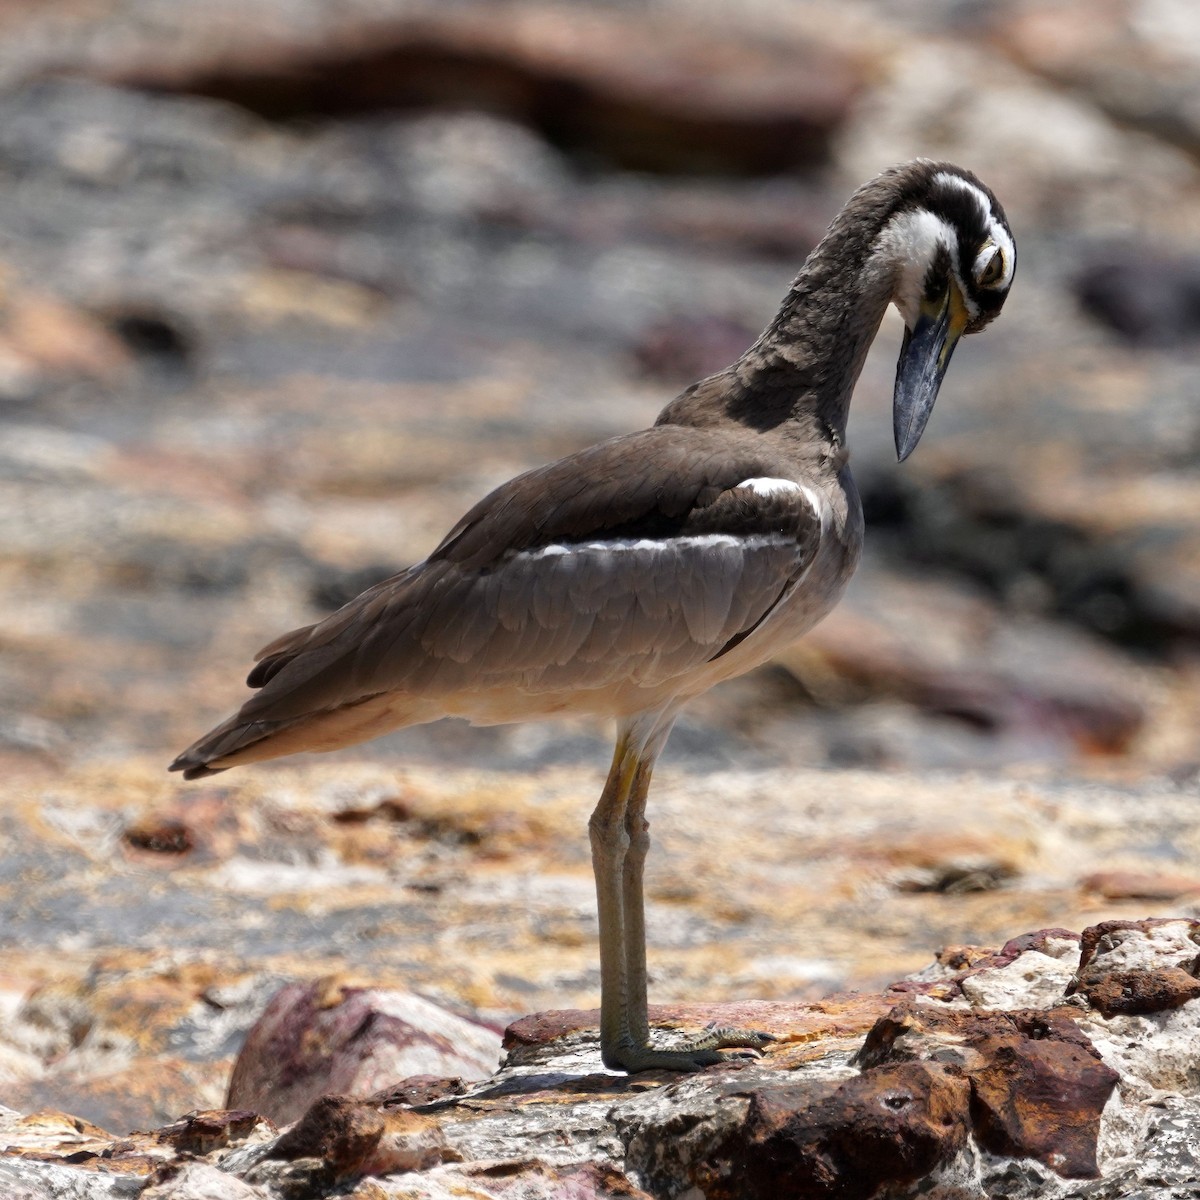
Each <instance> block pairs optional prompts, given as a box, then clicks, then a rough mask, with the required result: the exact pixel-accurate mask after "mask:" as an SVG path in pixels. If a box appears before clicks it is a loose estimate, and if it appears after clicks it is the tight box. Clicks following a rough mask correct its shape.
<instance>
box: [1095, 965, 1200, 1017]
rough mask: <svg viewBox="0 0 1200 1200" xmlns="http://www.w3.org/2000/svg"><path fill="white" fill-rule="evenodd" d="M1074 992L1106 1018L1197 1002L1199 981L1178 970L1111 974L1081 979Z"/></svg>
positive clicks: (1155, 1010) (1160, 969)
mask: <svg viewBox="0 0 1200 1200" xmlns="http://www.w3.org/2000/svg"><path fill="white" fill-rule="evenodd" d="M1076 991H1077V992H1079V993H1080V994H1081V995H1084V996H1086V997H1087V998H1088V1003H1090V1004H1091V1006H1092V1007H1093V1008H1095V1009H1098V1010H1099V1011H1100V1012H1102V1013H1103V1014H1104V1015H1105V1016H1106V1017H1112V1016H1116V1015H1117V1014H1124V1015H1127V1016H1133V1015H1137V1014H1139V1013H1153V1012H1163V1011H1164V1010H1166V1009H1169V1008H1179V1007H1180V1005H1183V1004H1186V1003H1187V1002H1188V1001H1189V1000H1195V999H1197V998H1200V979H1197V978H1196V977H1195V976H1194V975H1189V974H1188V972H1187V971H1184V970H1183V969H1182V968H1180V967H1160V968H1159V969H1158V970H1156V971H1112V972H1110V973H1108V974H1106V975H1103V976H1101V977H1100V978H1091V977H1089V978H1084V979H1081V980H1080V981H1079V983H1078V985H1077V987H1076Z"/></svg>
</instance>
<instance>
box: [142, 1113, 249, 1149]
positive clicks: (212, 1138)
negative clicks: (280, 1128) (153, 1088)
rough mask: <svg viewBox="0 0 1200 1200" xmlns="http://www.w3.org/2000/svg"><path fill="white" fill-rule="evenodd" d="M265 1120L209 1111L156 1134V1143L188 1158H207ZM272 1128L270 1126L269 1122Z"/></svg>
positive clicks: (166, 1126)
mask: <svg viewBox="0 0 1200 1200" xmlns="http://www.w3.org/2000/svg"><path fill="white" fill-rule="evenodd" d="M262 1120H263V1118H262V1117H260V1116H259V1115H258V1113H253V1112H237V1111H229V1110H228V1109H207V1110H202V1111H197V1112H190V1113H186V1114H185V1115H184V1116H182V1117H180V1118H179V1120H178V1121H175V1122H173V1123H172V1124H170V1125H164V1126H163V1127H162V1128H161V1129H158V1130H155V1132H154V1138H155V1140H156V1141H160V1142H166V1143H168V1144H169V1145H172V1146H174V1147H175V1149H176V1150H179V1151H181V1152H186V1153H188V1154H199V1155H204V1154H207V1153H208V1152H209V1151H210V1150H219V1149H221V1148H222V1147H224V1146H228V1145H229V1144H230V1143H231V1142H239V1141H241V1140H242V1139H243V1138H245V1137H246V1136H247V1135H248V1134H249V1133H250V1132H251V1131H252V1130H253V1129H254V1127H255V1126H256V1125H258V1124H259V1123H260V1122H261V1121H262ZM267 1125H268V1126H269V1127H270V1122H269V1121H268V1122H267Z"/></svg>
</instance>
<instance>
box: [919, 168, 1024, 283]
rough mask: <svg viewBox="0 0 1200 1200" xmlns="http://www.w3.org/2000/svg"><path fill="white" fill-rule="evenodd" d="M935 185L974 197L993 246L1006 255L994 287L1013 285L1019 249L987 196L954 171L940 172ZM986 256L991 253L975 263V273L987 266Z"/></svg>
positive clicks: (936, 176) (986, 252)
mask: <svg viewBox="0 0 1200 1200" xmlns="http://www.w3.org/2000/svg"><path fill="white" fill-rule="evenodd" d="M933 182H934V183H941V184H945V185H946V186H947V187H956V188H958V189H959V190H960V191H963V192H966V193H967V195H969V196H973V197H974V199H975V203H976V204H978V205H979V213H980V215H981V216H982V217H983V223H984V225H985V226H987V230H988V236H989V237H990V238H991V239H992V244H993V245H994V246H996V247H997V248H998V249H999V250H1000V251H1001V252H1002V253H1003V255H1004V274H1003V275H1002V276H1001V278H1000V279H999V280H998V281H997V283H996V284H995V285H994V286H995V287H998V288H1006V287H1008V286H1009V284H1011V283H1012V277H1013V271H1014V270H1015V269H1016V265H1017V248H1016V247H1015V246H1014V245H1013V240H1012V238H1011V237H1009V235H1008V230H1007V229H1005V228H1004V226H1003V225H1002V224H1001V223H1000V222H999V221H998V220H997V219H996V215H995V213H993V212H992V202H991V201H990V200H989V199H988V197H987V194H986V193H985V192H982V191H980V190H979V188H977V187H976V186H975V185H974V184H973V183H971V182H970V180H967V179H964V178H963V177H962V176H961V175H955V174H954V173H953V172H952V171H939V172H938V173H937V174H936V175H935V176H934V177H933ZM985 254H989V255H990V252H989V251H986V250H985V251H984V252H983V253H981V254H980V256H979V258H978V259H976V261H975V267H974V270H975V273H976V274H978V273H979V272H980V271H981V270H982V269H983V267H984V265H986V263H987V258H985V257H984V255H985Z"/></svg>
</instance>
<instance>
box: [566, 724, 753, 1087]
mask: <svg viewBox="0 0 1200 1200" xmlns="http://www.w3.org/2000/svg"><path fill="white" fill-rule="evenodd" d="M670 728H671V719H670V718H669V717H665V716H664V717H662V718H660V719H659V720H658V721H653V722H646V723H645V724H643V722H640V721H633V722H630V723H629V724H628V725H623V726H622V727H621V729H620V731H619V732H618V736H617V747H616V751H615V753H614V754H613V762H612V767H611V769H610V770H609V774H608V780H607V782H606V783H605V785H604V791H603V793H602V794H601V797H600V802H599V804H597V806H596V811H595V812H594V813H593V814H592V818H591V821H590V822H589V832H590V834H591V841H592V866H593V869H594V871H595V875H596V900H597V909H598V912H599V915H600V1051H601V1056H602V1058H603V1060H604V1065H605V1066H607V1067H610V1068H612V1069H614V1070H624V1071H645V1070H652V1069H667V1070H676V1071H695V1070H698V1069H699V1068H701V1067H705V1066H711V1065H712V1064H714V1063H718V1062H721V1061H722V1060H723V1056H722V1055H721V1054H719V1053H717V1051H718V1050H720V1049H722V1048H727V1047H754V1048H757V1047H760V1046H763V1045H765V1044H766V1043H767V1042H768V1041H770V1040H771V1038H770V1037H769V1035H766V1034H761V1033H755V1032H753V1031H750V1030H743V1029H728V1028H721V1029H711V1030H708V1031H707V1032H706V1033H704V1034H702V1035H701V1036H700V1037H697V1038H693V1039H690V1040H689V1041H687V1042H686V1043H684V1044H683V1045H681V1046H679V1047H678V1048H677V1049H672V1050H656V1049H654V1047H653V1046H652V1045H651V1042H650V1023H649V1015H648V1012H647V999H646V927H645V912H644V901H643V891H642V882H643V878H642V877H643V868H644V864H645V861H646V852H647V850H648V849H649V845H650V835H649V827H648V825H647V823H646V815H645V813H646V795H647V792H648V791H649V788H650V776H651V773H652V772H653V769H654V763H655V760H656V759H657V758H658V754H659V751H660V750H661V749H662V746H663V743H664V742H665V741H666V738H667V734H668V733H669V732H670Z"/></svg>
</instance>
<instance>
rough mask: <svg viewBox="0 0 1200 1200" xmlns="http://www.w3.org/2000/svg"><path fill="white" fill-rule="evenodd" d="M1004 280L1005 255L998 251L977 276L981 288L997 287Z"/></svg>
mask: <svg viewBox="0 0 1200 1200" xmlns="http://www.w3.org/2000/svg"><path fill="white" fill-rule="evenodd" d="M1003 278H1004V255H1003V254H1002V253H1001V252H1000V251H999V250H997V251H996V252H995V253H994V254H993V255H992V257H991V258H989V259H988V260H987V262H986V263H985V264H984V267H983V270H981V271H980V272H979V274H978V275H977V276H976V281H977V282H978V284H979V286H980V287H995V286H996V284H998V283H999V282H1000V280H1001V279H1003Z"/></svg>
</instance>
